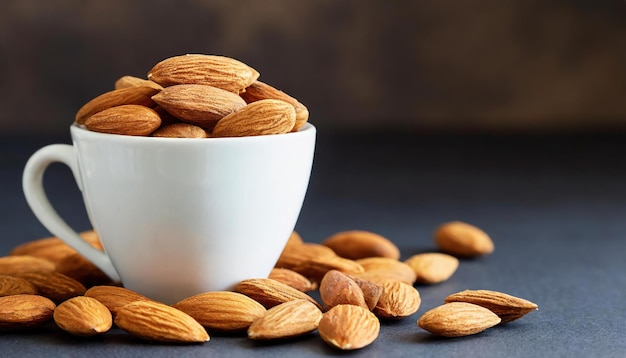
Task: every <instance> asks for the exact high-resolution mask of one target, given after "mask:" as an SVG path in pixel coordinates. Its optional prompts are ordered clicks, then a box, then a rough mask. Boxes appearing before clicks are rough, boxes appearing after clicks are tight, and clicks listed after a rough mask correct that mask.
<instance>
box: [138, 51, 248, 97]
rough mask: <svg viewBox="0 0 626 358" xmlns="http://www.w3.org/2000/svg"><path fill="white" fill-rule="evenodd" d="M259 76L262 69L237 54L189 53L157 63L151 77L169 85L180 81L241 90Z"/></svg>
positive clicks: (163, 84) (228, 89) (237, 91)
mask: <svg viewBox="0 0 626 358" xmlns="http://www.w3.org/2000/svg"><path fill="white" fill-rule="evenodd" d="M257 78H259V72H257V71H256V70H255V69H253V68H252V67H250V66H248V65H246V64H245V63H243V62H241V61H238V60H235V59H233V58H229V57H224V56H216V55H202V54H188V55H182V56H174V57H170V58H167V59H165V60H163V61H161V62H159V63H157V64H156V65H155V66H154V67H153V68H152V69H151V70H150V72H149V73H148V79H149V80H152V81H154V82H156V83H158V84H160V85H161V86H164V87H167V86H172V85H178V84H200V85H208V86H213V87H217V88H221V89H224V90H226V91H230V92H234V93H241V92H243V91H244V90H245V88H246V87H248V86H250V85H251V84H252V83H253V82H254V81H256V79H257Z"/></svg>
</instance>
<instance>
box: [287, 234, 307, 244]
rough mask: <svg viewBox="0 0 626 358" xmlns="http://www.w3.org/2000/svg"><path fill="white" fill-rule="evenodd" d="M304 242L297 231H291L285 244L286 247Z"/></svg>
mask: <svg viewBox="0 0 626 358" xmlns="http://www.w3.org/2000/svg"><path fill="white" fill-rule="evenodd" d="M303 243H304V241H303V240H302V236H300V234H298V232H297V231H292V232H291V235H289V239H288V240H287V244H286V245H294V244H298V245H300V244H303Z"/></svg>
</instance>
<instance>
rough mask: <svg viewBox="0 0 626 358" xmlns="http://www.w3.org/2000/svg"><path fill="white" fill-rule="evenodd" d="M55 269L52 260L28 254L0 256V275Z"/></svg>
mask: <svg viewBox="0 0 626 358" xmlns="http://www.w3.org/2000/svg"><path fill="white" fill-rule="evenodd" d="M55 269H56V266H55V265H54V263H53V262H51V261H49V260H46V259H42V258H40V257H35V256H30V255H11V256H3V257H0V275H18V274H22V273H28V272H52V271H54V270H55Z"/></svg>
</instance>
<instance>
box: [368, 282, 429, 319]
mask: <svg viewBox="0 0 626 358" xmlns="http://www.w3.org/2000/svg"><path fill="white" fill-rule="evenodd" d="M382 287H383V293H382V294H381V295H380V298H379V299H378V303H376V307H375V308H374V310H373V312H374V314H375V315H376V316H378V317H380V318H384V319H402V318H406V317H408V316H410V315H412V314H413V313H415V312H417V310H418V309H419V307H420V304H421V303H422V299H421V298H420V294H419V292H418V291H417V290H416V289H415V287H413V286H411V285H409V284H406V283H404V282H399V281H387V282H385V283H383V284H382Z"/></svg>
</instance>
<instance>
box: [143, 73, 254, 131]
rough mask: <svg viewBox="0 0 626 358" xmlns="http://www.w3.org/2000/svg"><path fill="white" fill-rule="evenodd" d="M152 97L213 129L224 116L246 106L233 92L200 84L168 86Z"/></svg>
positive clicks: (174, 113) (189, 120)
mask: <svg viewBox="0 0 626 358" xmlns="http://www.w3.org/2000/svg"><path fill="white" fill-rule="evenodd" d="M152 99H153V100H154V101H155V102H156V103H158V105H159V106H160V107H161V108H163V109H165V110H166V111H167V112H168V113H170V114H171V115H172V116H174V117H176V118H178V119H180V120H182V121H184V122H187V123H191V124H195V125H197V126H200V127H202V128H205V129H212V128H213V127H215V125H216V123H217V121H219V120H220V119H222V118H223V117H224V116H226V115H229V114H231V113H233V112H236V111H238V110H240V109H241V108H243V107H244V106H246V102H245V101H244V100H243V99H242V98H241V97H239V96H238V95H236V94H234V93H232V92H228V91H226V90H223V89H220V88H217V87H212V86H206V85H199V84H182V85H174V86H171V87H167V88H164V89H163V90H162V91H161V92H159V93H158V94H156V95H155V96H154V97H152Z"/></svg>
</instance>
